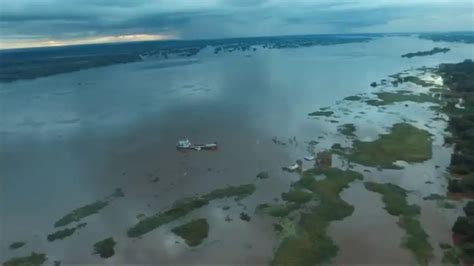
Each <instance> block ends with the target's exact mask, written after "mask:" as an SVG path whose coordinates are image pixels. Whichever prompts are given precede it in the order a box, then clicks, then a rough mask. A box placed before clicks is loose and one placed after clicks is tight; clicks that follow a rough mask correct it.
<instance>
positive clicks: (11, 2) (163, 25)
mask: <svg viewBox="0 0 474 266" xmlns="http://www.w3.org/2000/svg"><path fill="white" fill-rule="evenodd" d="M473 13H474V7H473V1H471V0H456V1H453V0H398V1H394V0H343V1H335V0H320V1H309V0H199V1H197V0H158V1H157V0H134V1H132V0H81V1H77V0H0V43H1V44H2V47H8V46H15V45H17V46H18V44H23V46H28V45H32V44H34V43H35V42H36V43H38V44H48V43H53V44H54V43H68V42H70V43H75V42H77V43H81V42H87V40H101V39H105V40H120V39H121V38H122V39H123V38H127V37H122V36H148V37H147V38H149V36H161V37H157V38H158V39H166V38H172V39H203V38H226V37H240V36H263V35H291V34H318V33H360V32H418V31H458V30H463V31H472V30H473V27H474V18H473ZM135 39H136V40H140V38H139V37H136V38H135Z"/></svg>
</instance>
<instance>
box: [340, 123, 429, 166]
mask: <svg viewBox="0 0 474 266" xmlns="http://www.w3.org/2000/svg"><path fill="white" fill-rule="evenodd" d="M431 142H432V140H431V136H430V133H429V132H428V131H426V130H422V129H418V128H417V127H415V126H412V125H410V124H407V123H397V124H395V125H393V126H392V128H391V129H390V132H389V133H388V134H382V135H380V138H379V139H377V140H374V141H367V142H366V141H360V140H354V142H353V144H352V148H342V147H340V146H333V151H334V152H336V153H338V154H340V155H343V156H345V157H347V158H348V159H349V160H350V161H352V162H354V163H358V164H362V165H365V166H373V167H382V168H388V169H399V168H401V167H400V166H397V165H395V164H394V163H395V162H396V161H399V160H402V161H406V162H408V163H411V162H423V161H426V160H428V159H430V158H431V156H432V147H431Z"/></svg>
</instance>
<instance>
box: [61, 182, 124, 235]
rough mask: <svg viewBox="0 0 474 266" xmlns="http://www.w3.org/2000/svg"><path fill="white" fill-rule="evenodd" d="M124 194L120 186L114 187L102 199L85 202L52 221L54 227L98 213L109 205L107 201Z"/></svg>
mask: <svg viewBox="0 0 474 266" xmlns="http://www.w3.org/2000/svg"><path fill="white" fill-rule="evenodd" d="M124 196H125V194H124V193H123V191H122V189H121V188H117V189H115V190H114V191H113V192H112V194H110V195H109V196H107V197H106V198H105V199H104V200H97V201H95V202H94V203H91V204H87V205H85V206H82V207H80V208H77V209H74V210H72V211H71V212H69V213H68V214H66V215H64V216H63V217H62V218H61V219H59V220H58V221H56V222H55V223H54V227H61V226H66V225H68V224H70V223H73V222H79V221H80V220H82V219H84V218H86V217H88V216H90V215H93V214H96V213H98V212H99V211H100V210H102V209H103V208H105V207H107V205H109V202H110V201H111V200H113V199H114V198H121V197H124Z"/></svg>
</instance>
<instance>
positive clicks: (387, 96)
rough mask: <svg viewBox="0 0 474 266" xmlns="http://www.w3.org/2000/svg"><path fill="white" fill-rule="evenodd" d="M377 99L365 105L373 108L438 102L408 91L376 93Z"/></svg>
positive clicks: (429, 96) (367, 101) (425, 95)
mask: <svg viewBox="0 0 474 266" xmlns="http://www.w3.org/2000/svg"><path fill="white" fill-rule="evenodd" d="M374 94H375V95H376V96H377V99H370V100H366V101H365V103H367V104H368V105H372V106H383V105H390V104H394V103H399V102H417V103H426V102H428V103H430V102H431V103H437V102H438V100H437V99H436V98H434V97H432V96H431V95H429V94H424V93H421V94H413V93H410V92H407V91H397V92H376V93H374Z"/></svg>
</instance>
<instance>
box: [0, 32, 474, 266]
mask: <svg viewBox="0 0 474 266" xmlns="http://www.w3.org/2000/svg"><path fill="white" fill-rule="evenodd" d="M433 46H443V47H450V48H451V49H452V51H451V52H449V53H447V54H439V55H435V56H431V57H418V58H412V59H402V58H400V55H401V54H404V53H406V52H412V51H418V50H429V49H431V48H432V47H433ZM245 55H246V53H230V54H219V55H213V54H212V51H211V49H209V50H205V51H203V52H202V53H200V54H199V55H198V56H197V57H196V58H194V59H191V60H183V59H179V60H180V61H177V62H171V63H169V64H164V63H162V62H155V61H148V62H141V63H133V64H126V65H116V66H110V67H104V68H97V69H89V70H85V71H80V72H75V73H68V74H61V75H57V76H52V77H46V78H41V79H37V80H32V81H19V82H15V83H10V84H2V85H1V88H0V118H1V119H0V140H1V149H0V178H1V179H0V182H1V184H0V185H1V188H2V194H1V198H0V199H1V201H0V211H1V213H0V216H1V217H2V220H1V222H2V224H1V229H0V230H1V231H0V239H1V240H2V241H1V247H0V248H1V249H0V261H4V260H7V259H8V258H10V257H12V256H19V255H26V254H29V253H30V252H31V251H36V252H44V253H46V254H48V256H49V258H50V261H52V260H54V259H59V260H62V261H63V262H65V263H104V262H105V263H108V264H115V263H150V264H153V263H194V262H197V261H199V262H203V263H268V261H270V260H271V257H272V250H273V249H274V248H275V247H276V246H277V245H278V238H277V236H276V235H275V234H274V232H273V231H272V230H273V229H272V223H273V220H271V219H270V218H265V217H258V216H256V215H254V214H253V210H254V208H255V206H256V205H258V204H260V203H264V202H272V201H273V199H274V198H278V197H279V196H280V194H281V193H282V192H284V191H287V190H288V188H289V184H290V183H291V182H292V181H295V180H296V179H297V178H298V177H297V176H296V175H292V174H288V173H284V172H282V171H281V166H284V165H288V164H290V163H293V162H294V161H295V160H296V159H301V158H302V157H303V156H305V155H307V151H306V149H307V144H306V143H305V142H308V141H310V140H318V141H320V142H321V143H320V144H318V145H317V149H318V150H320V149H324V148H328V147H330V146H331V145H332V144H334V143H342V144H350V141H349V140H347V139H346V138H345V137H344V136H341V135H339V134H337V130H336V128H337V126H338V125H339V124H342V123H347V122H351V123H354V124H355V125H356V127H357V128H358V131H357V135H358V138H360V139H363V140H370V139H375V138H377V135H378V134H380V133H381V132H385V131H386V127H389V126H391V125H392V124H393V123H395V122H400V121H404V120H409V121H413V123H414V124H416V125H417V126H419V127H421V128H425V129H427V130H429V131H430V132H431V133H433V134H434V140H435V141H434V150H433V159H432V160H430V161H427V162H425V163H423V164H415V165H408V166H407V167H406V168H405V170H402V171H393V170H392V171H388V170H385V171H383V172H379V171H377V170H376V169H370V170H371V172H370V173H368V172H363V173H364V175H365V178H366V180H376V181H382V182H385V181H386V182H393V183H396V184H398V185H400V186H402V187H404V188H407V189H411V190H415V191H416V193H414V195H413V196H411V197H410V198H409V200H410V202H412V203H418V204H421V206H422V214H421V222H422V224H423V225H424V226H425V229H426V231H427V233H428V234H429V235H430V236H431V238H430V241H431V242H432V245H433V246H435V247H436V246H437V244H438V243H437V242H438V241H441V240H446V239H447V238H448V237H449V234H448V232H449V228H450V225H451V224H452V221H451V220H450V219H451V218H449V217H451V216H450V213H451V212H453V210H439V209H438V208H437V207H436V206H435V205H434V203H433V204H431V202H428V203H425V202H423V200H422V199H421V198H422V197H423V196H426V195H428V194H430V193H437V192H442V191H444V188H443V186H445V185H446V181H445V179H444V178H443V173H444V171H445V167H446V166H447V165H448V163H449V154H450V152H451V149H450V148H449V147H443V145H442V134H443V127H444V125H443V122H436V123H432V122H430V120H429V118H430V117H431V116H432V115H433V112H431V111H429V109H428V107H429V105H425V104H409V106H408V107H405V106H404V105H402V104H400V105H396V106H393V107H390V108H387V109H386V110H383V109H381V108H376V107H371V106H367V105H364V104H362V103H358V102H350V103H349V102H338V101H340V100H341V99H342V98H344V97H346V96H350V95H354V94H357V93H370V92H373V91H376V90H378V89H379V88H377V89H374V88H371V87H370V86H368V84H370V82H372V81H375V80H380V79H382V78H386V76H387V75H389V74H394V73H397V72H400V71H402V70H405V69H410V68H417V67H420V66H423V65H426V66H434V65H437V64H438V63H441V62H457V61H460V60H463V59H465V58H472V57H473V55H472V46H469V45H465V44H439V43H437V44H434V43H432V42H431V41H427V40H419V39H416V38H405V37H404V38H402V37H392V38H381V39H377V40H374V41H371V42H367V43H353V44H344V45H332V46H325V47H311V48H299V49H283V50H263V49H259V50H257V52H255V53H251V57H246V56H245ZM406 86H409V85H406ZM398 89H403V88H400V87H399V88H398ZM325 106H329V107H331V108H332V110H335V111H336V117H337V118H330V119H335V120H337V121H338V122H339V123H332V122H331V121H329V119H326V118H319V119H313V118H308V117H307V113H309V112H312V111H315V110H316V109H318V108H320V107H325ZM345 108H347V109H349V111H348V113H347V114H344V112H345V111H344V109H345ZM360 112H364V114H362V113H360ZM426 123H429V124H430V128H428V127H426V126H425V124H426ZM293 136H295V137H296V139H297V144H288V145H286V146H279V145H275V144H274V143H273V142H272V140H271V139H272V138H273V137H277V138H278V139H280V140H283V141H285V142H288V141H287V140H288V138H292V137H293ZM181 137H188V138H190V139H191V140H192V141H194V142H207V141H217V142H218V143H219V150H218V151H217V152H191V153H180V152H177V151H176V150H175V148H174V145H175V142H176V140H177V139H179V138H181ZM319 137H322V139H320V138H319ZM435 165H439V166H440V167H439V168H435ZM305 167H311V166H310V165H309V164H307V163H305ZM356 169H357V170H360V171H361V172H362V170H363V169H366V168H363V167H356ZM262 170H266V171H269V172H270V175H271V178H270V179H268V180H256V179H255V175H256V174H257V173H258V172H260V171H262ZM155 177H159V178H160V180H159V181H158V182H156V183H152V182H150V180H152V179H153V178H155ZM428 180H430V181H432V182H434V184H431V185H427V184H425V182H426V181H428ZM250 182H254V183H255V184H256V186H257V191H256V193H255V194H254V195H252V196H251V197H249V198H247V199H245V200H243V201H242V205H238V204H237V203H236V202H235V201H233V200H232V199H228V200H221V201H216V202H213V203H212V204H210V205H209V206H206V207H205V208H202V209H200V210H198V211H195V212H193V213H192V214H191V215H190V217H186V218H185V219H180V220H178V221H176V222H173V223H171V224H169V225H166V226H163V227H161V228H159V229H157V230H154V231H152V232H150V233H148V234H146V235H145V236H144V237H143V238H142V239H130V238H127V237H126V235H125V231H126V229H127V228H128V227H130V226H132V225H133V224H135V223H136V222H137V219H136V216H137V215H138V214H145V215H151V214H154V213H156V212H159V211H160V210H162V209H164V208H166V207H169V206H170V205H171V204H172V203H173V202H174V201H175V200H177V199H180V198H183V197H189V196H192V195H195V194H201V193H206V192H209V191H211V190H212V189H215V188H220V187H223V186H226V185H230V184H234V185H237V184H243V183H250ZM117 187H120V188H122V189H123V190H124V192H125V194H126V197H125V198H121V199H118V200H116V201H114V202H113V203H111V205H110V206H108V207H107V208H105V209H104V210H103V211H101V212H100V213H99V214H98V215H94V216H91V217H88V218H86V219H85V221H86V222H88V225H87V227H86V228H85V229H84V230H82V231H79V232H77V233H76V234H75V235H73V236H72V237H70V238H67V239H65V240H63V241H56V242H53V243H49V242H47V241H46V235H47V234H49V233H52V232H53V231H54V228H53V223H54V222H55V221H56V220H57V219H58V218H60V217H62V216H63V215H64V214H65V213H67V212H68V211H70V210H72V209H74V208H77V207H80V206H82V205H84V204H87V203H91V202H93V201H95V200H97V199H100V198H102V197H103V196H105V195H107V194H109V193H110V191H112V190H113V189H114V188H117ZM342 198H343V199H344V200H346V201H348V202H349V203H351V204H352V205H354V207H355V211H354V214H353V215H352V216H351V217H348V218H346V219H345V220H343V221H340V222H335V223H333V224H332V225H331V227H330V235H331V236H332V237H333V238H334V239H335V242H336V243H337V244H338V245H339V246H340V249H341V250H340V253H339V255H338V257H337V258H336V259H335V262H336V263H341V264H347V263H377V264H378V263H381V262H386V263H409V262H412V259H411V256H410V254H409V253H408V252H407V251H405V250H402V249H400V248H399V243H400V241H401V237H402V236H403V232H402V231H401V230H400V229H399V228H398V227H397V225H396V219H395V218H394V217H390V216H389V215H388V214H386V213H385V211H384V210H383V209H382V206H383V205H382V202H381V200H380V197H379V196H378V195H377V194H374V193H368V192H367V191H365V189H364V188H363V186H362V184H361V183H360V182H355V183H354V185H353V186H352V187H350V188H349V189H347V190H345V191H344V192H343V194H342ZM224 205H228V206H230V207H231V208H230V210H228V211H224V210H222V206H224ZM242 211H245V212H248V213H249V214H250V215H251V216H252V220H251V221H250V222H249V223H247V222H244V221H241V220H240V219H239V218H238V215H239V213H240V212H242ZM454 211H455V210H454ZM227 215H229V216H230V217H231V219H232V221H231V222H226V221H225V218H226V216H227ZM199 217H207V218H208V220H209V223H210V233H209V238H208V239H207V240H206V241H205V243H204V244H203V245H202V246H200V247H197V248H194V249H189V248H187V246H186V245H185V244H184V242H183V241H182V240H181V239H179V238H177V237H176V236H174V235H173V234H172V233H170V231H169V229H170V228H172V227H173V226H175V225H179V224H181V223H183V222H184V221H187V220H188V219H189V218H199ZM109 236H113V237H114V238H115V239H116V240H117V242H118V244H117V246H116V255H115V256H114V257H112V258H110V259H108V260H105V261H104V260H103V259H100V258H99V257H98V256H96V255H92V254H91V253H92V245H93V243H95V242H96V241H98V240H101V239H103V238H105V237H109ZM390 239H392V241H389V240H390ZM17 240H24V241H27V242H28V244H27V246H25V247H24V248H22V249H20V250H17V251H11V250H9V249H8V247H7V246H8V244H9V243H11V242H13V241H17ZM356 240H358V241H359V242H357V243H360V245H357V247H358V248H357V249H356V248H354V241H356ZM438 255H439V254H438ZM438 255H437V258H435V259H436V261H439V260H440V257H439V256H438Z"/></svg>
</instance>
